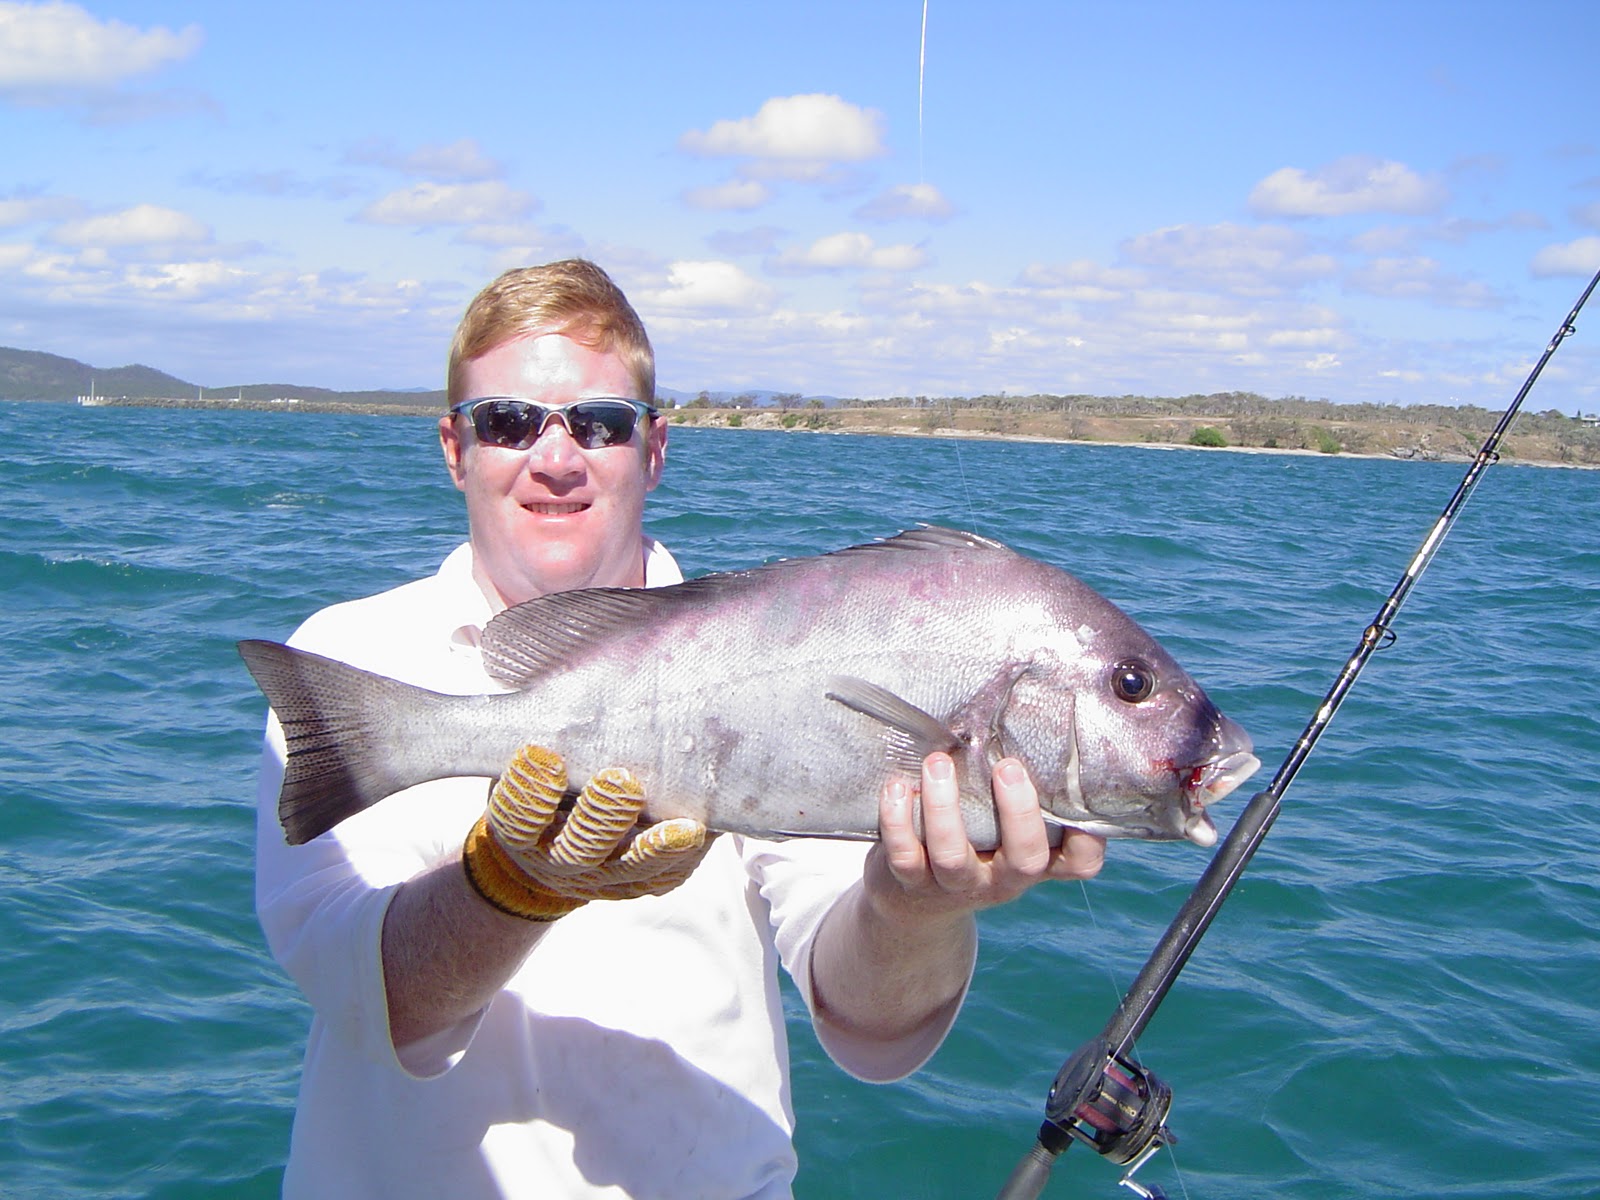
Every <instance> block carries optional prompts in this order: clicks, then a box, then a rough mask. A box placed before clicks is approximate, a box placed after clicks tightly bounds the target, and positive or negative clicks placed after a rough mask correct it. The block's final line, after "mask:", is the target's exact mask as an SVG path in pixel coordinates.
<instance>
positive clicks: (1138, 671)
mask: <svg viewBox="0 0 1600 1200" xmlns="http://www.w3.org/2000/svg"><path fill="white" fill-rule="evenodd" d="M1111 690H1112V692H1114V693H1115V694H1116V697H1117V699H1118V700H1123V701H1126V702H1127V703H1129V704H1138V703H1139V702H1140V701H1141V700H1148V699H1150V696H1151V694H1152V693H1153V692H1154V691H1155V690H1156V672H1155V668H1154V667H1152V666H1150V664H1149V663H1145V662H1141V661H1139V660H1138V659H1137V658H1130V659H1127V660H1125V661H1123V662H1119V663H1118V664H1117V665H1116V666H1114V667H1112V668H1111Z"/></svg>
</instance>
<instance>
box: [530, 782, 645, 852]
mask: <svg viewBox="0 0 1600 1200" xmlns="http://www.w3.org/2000/svg"><path fill="white" fill-rule="evenodd" d="M643 811H644V785H642V784H641V783H640V782H639V781H638V779H636V778H635V777H634V775H633V772H631V771H625V770H623V769H622V768H620V767H609V768H607V769H606V770H604V771H601V772H600V773H598V774H597V775H595V776H594V778H592V779H590V780H589V782H588V783H586V784H584V785H583V791H582V792H580V793H579V794H578V802H577V803H576V804H574V805H573V806H572V812H571V814H570V815H569V816H568V817H567V821H566V824H564V825H563V826H562V827H561V831H560V832H559V833H557V834H556V836H555V837H554V838H553V839H552V840H551V842H550V846H549V855H550V862H551V864H552V865H554V866H558V867H575V868H583V867H595V866H599V865H600V864H601V863H603V862H605V861H606V859H608V858H610V857H611V854H612V853H613V852H614V851H615V850H616V848H617V845H618V843H619V842H621V841H622V839H623V837H624V836H626V834H627V832H628V830H630V829H632V828H633V826H634V824H635V823H636V822H637V821H638V820H639V814H640V813H641V812H643Z"/></svg>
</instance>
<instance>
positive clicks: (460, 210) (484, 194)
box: [357, 181, 538, 226]
mask: <svg viewBox="0 0 1600 1200" xmlns="http://www.w3.org/2000/svg"><path fill="white" fill-rule="evenodd" d="M537 207H538V202H537V201H536V200H535V199H534V198H533V197H532V196H531V195H529V194H528V193H527V192H520V191H517V190H516V189H515V188H512V187H509V186H508V185H506V184H505V183H501V182H499V181H491V182H487V183H456V184H443V183H419V184H416V185H414V186H412V187H408V188H401V189H400V190H399V191H395V192H390V193H389V194H388V195H387V196H384V197H383V198H382V199H380V200H375V201H374V202H373V203H371V204H369V205H367V207H366V208H364V209H362V210H361V212H360V214H359V215H358V218H357V219H358V220H362V221H368V222H370V223H372V224H374V225H425V226H430V225H480V224H493V223H496V222H503V221H512V220H516V219H517V218H519V217H522V216H525V215H526V214H528V213H530V212H532V211H534V210H535V209H536V208H537Z"/></svg>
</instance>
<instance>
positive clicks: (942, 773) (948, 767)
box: [925, 754, 956, 783]
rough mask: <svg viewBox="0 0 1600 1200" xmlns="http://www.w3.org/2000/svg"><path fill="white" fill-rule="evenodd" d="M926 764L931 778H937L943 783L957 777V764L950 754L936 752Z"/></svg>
mask: <svg viewBox="0 0 1600 1200" xmlns="http://www.w3.org/2000/svg"><path fill="white" fill-rule="evenodd" d="M925 766H926V769H927V772H928V778H929V779H936V780H938V781H940V782H941V783H942V782H944V781H945V780H946V779H954V778H955V774H956V765H955V763H953V762H951V761H950V758H949V756H948V755H944V754H935V755H934V756H933V757H931V758H929V759H928V761H927V763H926V764H925Z"/></svg>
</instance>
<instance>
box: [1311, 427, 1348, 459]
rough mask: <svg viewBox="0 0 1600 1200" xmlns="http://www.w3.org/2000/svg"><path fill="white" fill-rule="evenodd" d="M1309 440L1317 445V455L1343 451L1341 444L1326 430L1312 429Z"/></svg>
mask: <svg viewBox="0 0 1600 1200" xmlns="http://www.w3.org/2000/svg"><path fill="white" fill-rule="evenodd" d="M1311 438H1312V440H1313V441H1314V442H1316V445H1317V452H1318V453H1319V454H1337V453H1339V451H1341V450H1343V449H1344V446H1343V444H1342V443H1341V442H1340V441H1339V439H1338V438H1336V437H1334V436H1333V434H1331V433H1329V432H1328V431H1327V430H1326V429H1313V430H1312V431H1311Z"/></svg>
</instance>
